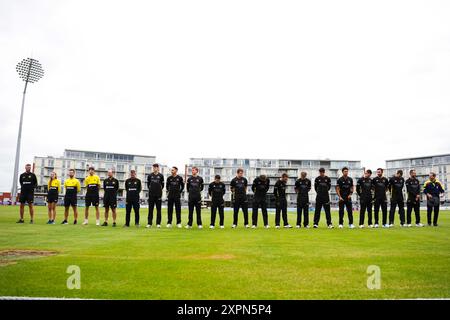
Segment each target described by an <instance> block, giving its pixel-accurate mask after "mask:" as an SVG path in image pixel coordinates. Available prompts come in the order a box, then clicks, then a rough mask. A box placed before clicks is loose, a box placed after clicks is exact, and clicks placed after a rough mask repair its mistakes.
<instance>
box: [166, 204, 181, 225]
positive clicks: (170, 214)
mask: <svg viewBox="0 0 450 320" xmlns="http://www.w3.org/2000/svg"><path fill="white" fill-rule="evenodd" d="M173 206H175V213H176V216H177V224H180V223H181V202H180V198H179V197H177V198H168V199H167V224H172V218H173Z"/></svg>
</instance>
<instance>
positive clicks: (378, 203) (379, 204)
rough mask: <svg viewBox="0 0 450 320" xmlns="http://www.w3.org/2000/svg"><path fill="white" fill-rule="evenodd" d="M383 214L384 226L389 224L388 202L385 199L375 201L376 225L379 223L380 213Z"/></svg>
mask: <svg viewBox="0 0 450 320" xmlns="http://www.w3.org/2000/svg"><path fill="white" fill-rule="evenodd" d="M380 208H381V211H382V212H383V224H387V200H385V199H375V204H374V211H375V224H378V222H379V214H378V213H379V212H380Z"/></svg>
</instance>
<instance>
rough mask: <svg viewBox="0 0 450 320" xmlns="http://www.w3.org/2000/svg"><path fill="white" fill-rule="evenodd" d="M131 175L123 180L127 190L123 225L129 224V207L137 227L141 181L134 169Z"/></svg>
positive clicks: (127, 225)
mask: <svg viewBox="0 0 450 320" xmlns="http://www.w3.org/2000/svg"><path fill="white" fill-rule="evenodd" d="M130 173H131V177H130V178H129V179H127V180H125V190H126V192H127V197H126V205H125V209H126V215H125V226H126V227H129V226H130V215H131V209H133V211H134V224H135V225H136V226H137V227H138V226H139V208H140V206H141V205H140V203H139V194H140V193H141V191H142V183H141V180H139V179H138V178H136V171H135V170H131V171H130Z"/></svg>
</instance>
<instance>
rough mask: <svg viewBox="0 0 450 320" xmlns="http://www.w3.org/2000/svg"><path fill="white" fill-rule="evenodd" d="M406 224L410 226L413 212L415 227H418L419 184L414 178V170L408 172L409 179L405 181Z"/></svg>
mask: <svg viewBox="0 0 450 320" xmlns="http://www.w3.org/2000/svg"><path fill="white" fill-rule="evenodd" d="M405 185H406V192H407V193H408V199H407V200H406V224H408V226H409V225H410V224H411V213H412V211H413V210H414V214H415V215H416V226H418V227H420V226H421V224H420V182H419V180H417V178H416V170H410V171H409V178H408V179H406V182H405Z"/></svg>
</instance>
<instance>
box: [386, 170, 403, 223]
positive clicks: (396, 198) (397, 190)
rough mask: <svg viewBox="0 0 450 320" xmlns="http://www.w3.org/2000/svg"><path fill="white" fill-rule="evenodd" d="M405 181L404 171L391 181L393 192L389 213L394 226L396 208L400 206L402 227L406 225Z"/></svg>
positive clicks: (390, 185) (400, 171)
mask: <svg viewBox="0 0 450 320" xmlns="http://www.w3.org/2000/svg"><path fill="white" fill-rule="evenodd" d="M404 186H405V179H404V178H403V171H402V170H398V171H397V174H396V175H395V176H393V177H392V178H391V179H389V191H390V192H391V210H390V211H389V224H390V225H391V226H392V225H394V218H395V208H396V207H397V206H398V214H399V216H400V225H401V226H404V224H405V199H404V198H403V187H404Z"/></svg>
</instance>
